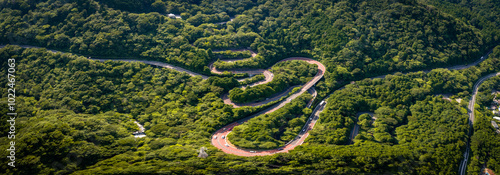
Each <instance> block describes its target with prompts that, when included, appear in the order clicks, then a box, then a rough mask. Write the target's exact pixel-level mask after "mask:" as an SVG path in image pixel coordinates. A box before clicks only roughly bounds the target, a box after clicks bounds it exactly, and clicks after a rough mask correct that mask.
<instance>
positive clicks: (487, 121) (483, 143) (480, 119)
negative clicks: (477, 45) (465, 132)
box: [468, 76, 500, 173]
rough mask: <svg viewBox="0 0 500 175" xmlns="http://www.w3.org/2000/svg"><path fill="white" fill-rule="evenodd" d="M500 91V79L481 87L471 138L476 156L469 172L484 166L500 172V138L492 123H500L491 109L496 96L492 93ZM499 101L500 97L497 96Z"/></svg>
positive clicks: (472, 148) (473, 157)
mask: <svg viewBox="0 0 500 175" xmlns="http://www.w3.org/2000/svg"><path fill="white" fill-rule="evenodd" d="M495 90H496V91H499V90H500V77H499V76H496V77H492V78H490V79H488V80H486V81H484V82H483V84H481V86H479V90H478V94H477V97H476V100H477V101H476V107H475V111H474V112H475V117H476V121H475V122H474V135H473V136H472V138H471V150H472V153H473V155H474V156H472V157H471V163H470V164H469V167H468V168H469V172H471V173H472V172H478V171H480V170H481V169H482V168H484V166H483V165H486V167H487V168H490V169H492V170H493V171H495V172H499V171H500V136H499V135H498V134H497V133H495V131H496V130H495V128H493V126H492V125H491V121H495V122H497V123H500V121H498V120H495V119H493V113H492V112H491V111H492V110H491V109H489V107H490V106H491V103H492V102H493V99H494V97H495V95H492V91H495ZM496 96H497V99H499V98H500V95H496Z"/></svg>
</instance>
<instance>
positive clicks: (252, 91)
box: [229, 60, 318, 103]
mask: <svg viewBox="0 0 500 175" xmlns="http://www.w3.org/2000/svg"><path fill="white" fill-rule="evenodd" d="M270 71H271V72H272V73H273V74H274V77H273V80H272V81H271V82H269V83H266V84H260V85H257V86H252V87H246V88H245V89H242V88H234V89H232V90H231V91H229V98H230V99H231V101H233V102H236V103H246V102H253V101H259V100H264V99H265V98H268V97H271V96H273V95H276V94H279V93H281V92H283V91H285V90H287V89H288V88H289V87H291V86H295V85H300V84H305V83H306V82H308V81H311V79H312V77H314V76H315V75H316V73H318V66H317V65H315V64H308V63H306V62H305V61H297V60H292V61H284V62H280V63H277V64H276V65H274V66H273V67H271V69H270Z"/></svg>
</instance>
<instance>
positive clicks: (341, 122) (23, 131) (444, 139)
mask: <svg viewBox="0 0 500 175" xmlns="http://www.w3.org/2000/svg"><path fill="white" fill-rule="evenodd" d="M498 9H500V4H499V3H498V1H495V0H470V1H455V0H437V1H431V0H286V1H284V0H242V1H230V0H188V1H183V0H154V1H153V0H127V1H120V0H48V1H43V0H15V1H11V0H0V45H7V44H18V45H30V46H39V47H45V48H47V49H53V50H59V51H64V52H68V53H65V54H63V53H52V52H49V51H48V50H47V49H23V48H21V47H18V46H6V47H5V48H2V49H0V65H1V66H2V70H5V69H4V68H6V67H8V65H7V63H8V61H7V59H9V58H15V59H16V73H15V74H16V107H17V109H18V110H17V113H18V118H17V119H16V132H17V133H16V143H17V144H16V168H11V167H10V166H8V165H7V164H6V163H4V164H1V165H0V167H1V169H0V174H158V173H162V174H293V173H299V174H455V173H456V172H457V170H458V166H459V164H460V161H461V160H462V159H463V153H464V151H465V149H466V142H467V135H466V134H467V131H468V129H469V128H468V127H469V125H468V124H467V111H466V106H467V102H468V98H470V94H471V91H472V88H473V85H474V82H475V81H477V80H478V79H479V78H480V77H482V76H484V75H487V74H489V73H493V72H498V71H500V47H498V46H497V45H498V41H499V40H500V29H499V28H498V26H499V24H500V23H499V20H500V19H499V18H500V17H499V15H500V14H499V13H500V11H499V10H498ZM168 13H174V14H175V15H178V16H179V15H180V17H181V18H169V17H168V16H167V15H168ZM495 46H497V47H495ZM494 47H495V49H493V48H494ZM243 48H244V49H251V50H253V51H255V52H256V53H257V56H255V57H252V58H250V59H243V60H241V61H238V62H233V63H222V62H218V63H216V64H215V65H216V66H218V68H219V67H220V68H222V69H233V68H248V69H253V68H266V69H267V68H269V67H270V66H272V65H274V64H275V63H276V62H278V61H280V60H282V59H284V58H287V57H295V56H301V57H309V58H312V59H315V60H318V61H320V62H321V63H323V64H324V65H325V66H326V68H327V70H326V72H325V75H324V79H322V80H321V81H320V82H318V83H317V84H316V85H315V89H316V91H317V93H318V95H317V97H316V99H315V104H318V103H319V102H320V101H321V100H323V98H325V97H327V96H329V98H328V99H324V100H326V101H327V105H326V107H325V110H324V111H323V112H322V113H321V114H320V117H319V120H318V121H317V124H316V125H315V127H314V129H313V130H311V131H310V132H309V136H308V137H307V139H306V141H305V143H304V144H303V145H301V146H298V147H296V148H295V149H294V150H291V151H290V152H289V153H279V154H273V155H270V156H256V157H241V156H235V155H232V154H227V153H224V152H222V151H221V150H219V149H217V148H216V147H214V146H213V145H211V144H210V142H211V139H212V138H211V137H212V134H213V133H214V132H215V131H216V130H218V129H220V128H222V127H223V126H225V125H227V124H230V123H232V122H235V121H237V120H239V119H242V118H244V117H247V116H249V115H251V114H254V113H256V112H259V111H260V110H262V109H265V108H267V107H269V106H271V105H274V104H275V103H276V102H273V103H269V104H266V105H263V106H259V107H240V108H235V107H233V106H232V105H228V104H225V103H224V102H223V100H222V99H221V95H222V94H225V93H228V92H229V93H230V96H232V100H235V101H238V102H249V101H255V100H262V99H265V98H266V97H269V96H271V95H273V94H275V93H279V92H281V91H283V90H285V89H286V88H288V86H292V85H300V84H303V83H304V82H307V81H308V80H310V77H312V76H314V75H315V74H316V73H317V71H318V70H317V69H316V65H308V64H303V63H301V62H284V63H278V65H277V66H276V67H274V68H271V71H273V72H274V73H275V77H274V79H273V82H271V83H267V84H264V85H260V86H256V87H255V88H248V89H246V90H241V89H234V90H232V89H233V88H235V87H239V86H243V85H247V84H249V83H251V82H254V81H259V80H262V79H263V76H262V75H258V76H256V77H255V78H254V79H251V80H248V81H247V82H238V81H237V79H236V78H241V77H245V76H248V75H242V74H240V75H230V74H222V75H211V73H210V70H209V68H208V65H209V63H211V62H214V61H217V59H225V58H231V59H233V58H249V57H251V56H252V54H251V52H237V51H235V52H232V51H225V50H229V49H243ZM491 49H493V52H492V54H490V55H489V57H488V58H487V59H486V60H484V61H483V62H481V63H480V64H478V65H477V66H472V67H469V68H467V69H463V70H453V71H451V70H448V69H434V70H431V71H429V72H428V73H426V72H417V71H419V70H429V69H432V68H437V67H447V66H450V65H459V64H463V65H467V64H468V63H471V62H474V61H476V60H478V59H480V57H481V56H482V55H484V54H485V53H487V52H488V51H490V50H491ZM70 53H72V54H70ZM88 57H92V58H94V57H99V58H117V59H120V58H133V59H143V60H155V61H160V62H166V63H170V64H174V65H177V66H181V67H184V68H187V69H190V70H193V71H196V72H199V73H203V74H206V75H211V76H210V78H208V79H207V80H203V79H201V78H200V77H192V76H190V75H189V74H187V73H182V72H178V71H175V70H172V69H166V68H155V67H152V66H149V65H146V64H143V63H139V62H120V61H106V62H99V61H93V60H90V59H87V58H88ZM396 71H401V72H410V71H412V72H411V73H408V74H402V73H396V74H394V75H388V76H386V77H385V78H376V79H369V78H368V77H372V76H377V75H385V74H387V73H393V72H396ZM3 72H5V71H3ZM492 81H497V79H494V80H491V82H492ZM7 82H8V79H7V77H6V76H1V78H0V84H4V86H1V87H0V89H1V91H2V92H7V90H6V89H7V88H8V86H7ZM350 82H352V83H350ZM491 82H490V83H485V87H482V89H481V91H482V94H480V97H478V104H479V106H481V107H480V108H476V110H477V111H476V113H479V114H477V115H478V116H477V124H474V130H475V135H474V136H473V137H472V145H471V148H472V151H473V154H474V156H472V158H471V161H470V164H469V168H468V169H469V172H471V173H475V172H477V171H479V169H480V167H481V166H482V164H483V163H485V162H487V163H488V165H489V167H491V168H492V169H494V170H496V171H500V166H499V165H498V161H500V159H499V158H498V155H500V154H495V153H497V152H498V150H496V149H494V148H493V147H495V143H493V142H492V141H494V140H495V139H496V138H494V137H490V136H488V137H486V134H487V133H489V132H491V130H492V129H491V124H490V123H489V120H490V118H491V116H490V115H489V114H487V112H488V111H485V110H484V105H485V104H487V102H488V100H489V99H490V98H491V96H488V94H487V93H488V92H489V91H488V89H491V87H494V85H493V84H495V83H491ZM349 83H350V84H349ZM346 84H348V85H346ZM344 85H346V86H344ZM340 87H345V88H343V89H339V88H340ZM231 90H232V91H231ZM441 94H451V98H452V99H458V98H460V99H462V101H461V102H460V103H459V102H456V101H455V100H451V101H448V100H446V99H443V96H441ZM0 97H1V99H0V101H1V103H2V105H6V104H5V103H6V101H7V100H6V99H7V93H2V94H1V96H0ZM311 98H312V97H311V95H310V94H307V93H306V94H303V95H301V96H300V97H298V98H296V99H294V100H292V101H291V102H290V103H288V104H287V105H285V106H284V107H283V108H280V109H279V110H276V111H275V112H273V113H269V114H266V115H261V116H258V117H256V118H253V119H251V120H249V121H248V122H247V123H244V124H242V125H240V126H238V127H235V128H234V130H233V133H231V134H230V135H229V138H228V139H230V140H231V141H232V142H233V143H234V144H235V145H237V146H240V147H243V148H255V149H269V148H276V147H279V146H281V145H283V144H284V143H286V142H287V141H289V140H291V138H294V137H295V136H296V135H297V134H298V132H300V128H301V127H302V126H303V125H304V123H305V121H306V116H308V115H309V114H310V113H311V110H312V109H311V108H306V107H305V106H306V104H307V102H309V101H310V100H311ZM0 111H1V115H2V118H7V116H5V114H6V113H7V109H6V108H1V110H0ZM360 112H370V113H374V114H375V115H374V117H373V118H372V117H370V116H368V115H361V116H360V117H359V118H358V117H356V116H357V114H359V113H360ZM134 121H137V122H139V123H140V124H142V125H144V127H145V129H146V131H145V134H146V135H147V136H146V137H143V138H135V137H134V136H133V135H132V133H133V132H135V131H137V130H138V126H137V125H136V124H135V123H134ZM356 123H358V124H360V125H361V130H360V131H359V134H358V135H357V136H356V137H355V138H354V140H353V144H350V142H351V140H350V138H349V136H350V134H351V133H352V132H353V127H354V125H355V124H356ZM9 126H10V125H9V124H8V123H7V121H6V120H0V134H1V135H3V136H2V137H0V149H3V150H6V149H7V148H8V146H9V141H10V140H9V139H8V138H7V137H6V136H7V132H8V131H9V128H8V127H9ZM488 127H489V128H488ZM484 138H488V139H489V140H484ZM203 147H205V148H207V150H206V153H207V154H208V157H206V158H201V157H198V155H199V152H200V150H201V149H202V148H203ZM489 148H491V151H489V150H488V149H489ZM8 153H9V152H6V151H1V152H0V157H6V156H7V154H8Z"/></svg>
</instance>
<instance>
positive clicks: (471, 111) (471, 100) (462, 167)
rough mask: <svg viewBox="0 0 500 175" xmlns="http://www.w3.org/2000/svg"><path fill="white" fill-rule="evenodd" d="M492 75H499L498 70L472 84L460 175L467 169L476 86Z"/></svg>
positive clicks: (463, 174) (472, 128) (472, 129)
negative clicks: (467, 129) (465, 144)
mask: <svg viewBox="0 0 500 175" xmlns="http://www.w3.org/2000/svg"><path fill="white" fill-rule="evenodd" d="M494 76H500V72H497V73H492V74H488V75H486V76H484V77H481V78H480V79H479V80H477V82H476V84H474V89H473V90H472V98H471V99H470V101H469V106H468V109H467V113H469V126H470V128H469V133H468V135H469V139H468V140H467V148H466V149H465V153H464V160H463V161H462V162H461V163H460V166H459V170H458V174H460V175H465V174H466V170H467V161H469V156H470V152H471V151H470V137H471V136H472V133H473V131H474V127H473V125H474V121H475V120H474V119H475V118H474V105H475V103H476V95H477V91H478V88H479V85H481V84H482V83H483V82H484V80H487V79H488V78H491V77H494Z"/></svg>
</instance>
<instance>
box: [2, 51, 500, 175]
mask: <svg viewBox="0 0 500 175" xmlns="http://www.w3.org/2000/svg"><path fill="white" fill-rule="evenodd" d="M19 46H21V47H23V48H39V47H36V46H29V45H19ZM3 47H5V45H0V48H3ZM48 51H50V52H53V53H55V52H59V51H55V50H48ZM491 52H492V51H489V52H488V53H486V54H485V55H484V56H483V57H481V58H480V59H478V60H477V61H475V62H474V63H471V64H467V65H458V66H452V67H447V69H449V70H460V69H466V68H468V67H471V66H475V65H477V64H479V63H480V62H482V61H483V60H485V59H486V58H487V57H488V55H489V54H490V53H491ZM62 53H64V52H62ZM252 55H253V54H252ZM253 56H255V55H253ZM92 59H93V60H98V61H106V60H113V61H128V62H133V61H137V62H143V63H145V64H150V65H154V66H160V67H164V68H169V69H174V70H177V71H181V72H186V73H188V74H190V75H192V76H201V78H203V79H208V76H205V75H202V74H198V73H195V72H192V71H189V70H187V69H184V68H181V67H178V66H174V65H171V64H167V63H162V62H157V61H146V60H134V59H96V58H92ZM288 60H303V61H307V62H308V63H310V64H316V65H318V74H317V75H316V76H315V77H314V78H313V79H312V80H311V81H309V82H307V83H306V84H305V85H304V86H303V87H302V88H301V90H300V91H299V92H298V93H295V94H292V95H291V96H289V97H288V98H287V99H286V100H283V101H281V102H279V103H277V104H275V105H272V106H271V107H268V108H267V109H265V110H263V111H260V112H258V113H256V114H254V115H251V116H248V117H246V118H244V119H240V120H238V121H236V122H234V123H231V124H229V125H227V126H225V127H223V128H221V129H219V130H217V131H216V132H215V133H214V134H213V135H212V139H211V140H212V145H214V146H215V147H217V148H219V149H221V150H222V151H224V152H225V153H228V154H234V155H239V156H265V155H271V154H275V153H281V152H288V151H290V150H292V149H294V148H295V147H296V146H298V145H301V144H302V143H303V142H304V140H305V139H306V138H307V136H309V131H310V130H311V129H313V127H314V125H315V124H316V122H317V120H318V119H319V114H320V113H321V112H322V111H323V109H324V108H325V106H326V102H325V101H323V102H321V103H320V104H319V105H318V106H316V108H315V109H314V110H313V112H312V114H311V116H310V117H309V120H308V121H307V123H306V124H305V126H304V129H305V131H301V132H300V133H299V134H298V135H297V137H296V138H295V139H294V140H292V141H290V142H288V143H287V144H285V146H283V147H281V148H277V149H272V150H250V149H241V148H237V147H235V146H234V145H233V144H231V143H230V142H229V141H228V140H227V139H223V138H222V136H227V134H229V133H230V132H231V130H232V128H233V127H235V126H238V125H240V124H242V123H244V122H246V121H248V120H249V119H251V118H254V117H256V116H259V115H262V114H266V113H270V112H273V111H275V110H277V109H279V108H281V107H283V106H284V105H285V104H286V103H288V102H290V101H291V100H292V99H295V98H296V97H298V96H299V95H300V94H302V93H303V92H305V91H307V90H308V89H309V88H311V87H312V86H313V85H314V84H316V83H317V82H318V81H319V80H320V79H321V78H322V77H323V75H324V72H325V70H326V69H325V67H324V65H323V64H321V63H320V62H318V61H315V60H312V59H309V58H303V57H292V58H287V59H284V60H282V61H288ZM280 62H281V61H280ZM211 70H212V68H211ZM258 71H262V72H264V71H265V70H258ZM429 71H430V70H424V72H429ZM499 75H500V72H497V73H493V74H489V75H487V76H484V77H482V78H480V79H479V80H478V81H477V82H476V84H475V85H474V90H473V95H472V98H471V101H470V102H469V106H468V108H469V109H468V113H469V125H470V130H469V133H468V135H469V137H470V136H471V134H472V130H473V127H472V126H473V122H474V112H473V111H474V103H475V99H476V94H477V90H478V87H479V85H480V84H481V83H482V82H483V81H484V80H486V79H488V78H490V77H493V76H499ZM385 76H386V75H381V76H376V77H372V78H371V79H374V78H384V77H385ZM266 81H268V80H267V77H266ZM269 81H270V80H269ZM343 88H344V87H341V88H339V89H338V90H340V89H343ZM334 92H335V91H334ZM334 92H332V93H331V94H333V93H334ZM328 97H329V95H328V96H327V97H326V98H325V99H328ZM268 102H269V101H266V102H261V103H262V104H265V103H268ZM225 103H226V102H225ZM254 105H260V104H254ZM233 106H235V105H234V104H233ZM235 107H238V105H236V106H235ZM353 135H355V133H353ZM469 154H470V140H468V142H467V148H466V151H465V153H464V160H463V161H462V162H461V164H460V165H459V174H465V173H466V168H467V161H468V159H469Z"/></svg>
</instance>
